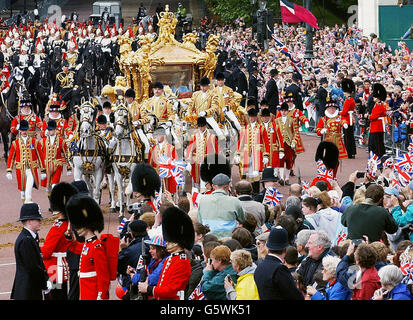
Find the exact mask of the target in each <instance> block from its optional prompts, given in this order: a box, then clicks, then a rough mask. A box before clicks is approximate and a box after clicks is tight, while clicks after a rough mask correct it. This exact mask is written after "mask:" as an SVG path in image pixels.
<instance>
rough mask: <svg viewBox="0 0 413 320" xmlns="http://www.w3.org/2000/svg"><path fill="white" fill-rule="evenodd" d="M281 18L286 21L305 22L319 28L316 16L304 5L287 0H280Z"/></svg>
mask: <svg viewBox="0 0 413 320" xmlns="http://www.w3.org/2000/svg"><path fill="white" fill-rule="evenodd" d="M280 8H281V18H282V21H283V22H286V23H298V22H305V23H308V24H309V25H310V26H312V27H314V28H316V29H319V27H318V24H317V18H316V17H315V16H314V15H313V14H312V13H311V11H309V10H307V9H306V8H304V7H301V6H299V5H296V4H295V3H292V2H290V1H287V0H280Z"/></svg>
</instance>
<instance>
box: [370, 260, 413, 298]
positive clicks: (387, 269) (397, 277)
mask: <svg viewBox="0 0 413 320" xmlns="http://www.w3.org/2000/svg"><path fill="white" fill-rule="evenodd" d="M379 277H380V283H381V285H382V287H381V288H380V289H377V290H376V291H375V292H374V296H373V298H372V299H373V300H413V296H412V293H411V291H410V289H409V287H408V286H407V284H404V283H402V280H403V277H404V275H403V273H402V271H401V270H400V268H398V267H397V266H395V265H392V264H391V265H388V266H384V267H383V268H381V269H380V270H379Z"/></svg>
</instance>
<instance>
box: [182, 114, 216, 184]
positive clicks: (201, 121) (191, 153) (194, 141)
mask: <svg viewBox="0 0 413 320" xmlns="http://www.w3.org/2000/svg"><path fill="white" fill-rule="evenodd" d="M197 127H198V129H197V130H196V133H195V134H194V135H193V136H192V137H191V138H190V139H189V144H188V147H187V149H186V151H185V159H186V161H187V162H189V163H190V164H191V166H192V167H191V176H192V187H193V188H196V189H198V191H201V189H203V188H204V186H201V177H200V169H201V164H202V163H203V161H204V159H205V157H206V156H207V155H209V154H216V153H219V150H218V139H217V137H216V136H215V135H214V134H213V133H211V132H210V131H209V129H208V128H207V127H208V123H207V121H206V118H205V117H199V118H198V119H197Z"/></svg>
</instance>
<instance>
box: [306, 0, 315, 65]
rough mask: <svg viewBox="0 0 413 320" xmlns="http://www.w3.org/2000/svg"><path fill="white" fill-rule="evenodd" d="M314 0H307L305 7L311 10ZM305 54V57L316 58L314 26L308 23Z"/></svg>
mask: <svg viewBox="0 0 413 320" xmlns="http://www.w3.org/2000/svg"><path fill="white" fill-rule="evenodd" d="M311 7H312V0H305V8H306V9H307V10H308V11H311ZM306 31H307V32H306V37H305V55H304V59H314V55H313V53H314V43H313V27H312V26H310V25H309V24H308V23H306Z"/></svg>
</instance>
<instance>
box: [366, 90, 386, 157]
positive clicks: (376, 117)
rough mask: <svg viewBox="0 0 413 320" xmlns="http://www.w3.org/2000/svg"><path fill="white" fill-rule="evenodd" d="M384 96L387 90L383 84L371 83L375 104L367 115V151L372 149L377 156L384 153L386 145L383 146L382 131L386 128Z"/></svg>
mask: <svg viewBox="0 0 413 320" xmlns="http://www.w3.org/2000/svg"><path fill="white" fill-rule="evenodd" d="M386 97H387V92H386V89H385V88H384V86H383V85H382V84H380V83H375V84H374V85H373V100H374V102H375V105H374V107H373V109H372V111H371V115H370V116H369V120H370V135H369V152H370V151H373V153H374V154H375V155H377V156H378V157H379V158H381V157H382V156H383V155H385V154H386V147H385V146H384V131H385V130H386V120H385V119H386V104H385V101H386Z"/></svg>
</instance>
